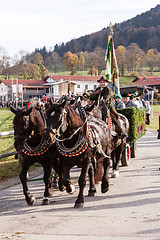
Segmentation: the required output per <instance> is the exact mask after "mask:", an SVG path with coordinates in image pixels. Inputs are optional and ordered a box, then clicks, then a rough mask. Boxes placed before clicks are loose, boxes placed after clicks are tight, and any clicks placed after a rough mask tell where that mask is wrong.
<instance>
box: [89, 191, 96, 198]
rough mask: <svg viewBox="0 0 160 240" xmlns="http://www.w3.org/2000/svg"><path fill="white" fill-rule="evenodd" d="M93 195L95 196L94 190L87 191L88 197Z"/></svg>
mask: <svg viewBox="0 0 160 240" xmlns="http://www.w3.org/2000/svg"><path fill="white" fill-rule="evenodd" d="M95 194H96V190H93V191H92V190H89V191H88V197H94V196H95Z"/></svg>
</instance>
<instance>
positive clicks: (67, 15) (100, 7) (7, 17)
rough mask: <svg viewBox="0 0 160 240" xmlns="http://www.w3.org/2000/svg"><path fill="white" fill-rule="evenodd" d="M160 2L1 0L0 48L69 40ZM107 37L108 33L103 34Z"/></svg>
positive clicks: (30, 47) (13, 50) (16, 49)
mask: <svg viewBox="0 0 160 240" xmlns="http://www.w3.org/2000/svg"><path fill="white" fill-rule="evenodd" d="M158 4H160V1H159V0H131V1H130V0H27V1H26V0H25V1H24V0H2V1H1V4H0V23H1V24H0V47H1V48H5V49H6V51H7V53H8V55H10V56H11V57H13V56H14V54H16V53H18V52H19V51H20V50H25V51H27V52H28V53H30V52H32V51H34V50H35V48H42V47H44V46H46V48H47V50H49V49H50V48H51V47H52V49H53V47H54V45H55V44H56V43H57V44H60V43H62V42H64V43H65V42H67V41H70V40H71V39H73V38H78V37H81V36H84V35H86V34H90V33H93V32H96V31H99V30H101V29H103V28H104V27H108V26H109V23H110V22H112V24H115V23H121V22H123V21H126V20H128V19H130V18H132V17H135V16H137V15H138V14H141V13H143V12H146V11H148V10H150V9H151V8H154V7H156V6H157V5H158ZM106 38H107V36H106Z"/></svg>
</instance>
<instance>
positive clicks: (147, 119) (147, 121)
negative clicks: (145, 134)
mask: <svg viewBox="0 0 160 240" xmlns="http://www.w3.org/2000/svg"><path fill="white" fill-rule="evenodd" d="M150 114H151V107H150V104H149V101H146V124H147V125H150V119H149V116H150Z"/></svg>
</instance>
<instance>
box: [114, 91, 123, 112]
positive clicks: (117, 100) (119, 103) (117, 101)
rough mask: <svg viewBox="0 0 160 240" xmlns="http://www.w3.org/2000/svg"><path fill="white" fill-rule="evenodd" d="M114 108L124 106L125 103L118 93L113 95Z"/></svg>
mask: <svg viewBox="0 0 160 240" xmlns="http://www.w3.org/2000/svg"><path fill="white" fill-rule="evenodd" d="M115 108H116V109H122V108H125V103H124V102H123V101H122V96H121V94H119V93H117V94H116V96H115Z"/></svg>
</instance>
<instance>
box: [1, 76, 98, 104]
mask: <svg viewBox="0 0 160 240" xmlns="http://www.w3.org/2000/svg"><path fill="white" fill-rule="evenodd" d="M99 78H100V76H74V75H73V76H71V75H64V76H63V75H52V76H49V75H47V76H46V78H45V79H43V80H32V79H31V80H25V79H18V80H0V101H4V102H6V101H10V100H12V99H13V100H16V99H22V98H23V99H24V100H27V99H32V98H34V97H38V98H42V97H43V96H44V95H45V96H53V97H55V98H59V97H61V96H62V95H64V94H68V93H73V94H75V95H76V94H82V93H83V92H84V91H85V90H93V89H95V88H96V87H97V86H98V83H97V80H98V79H99ZM12 86H13V87H12ZM20 86H21V89H22V91H20Z"/></svg>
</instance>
